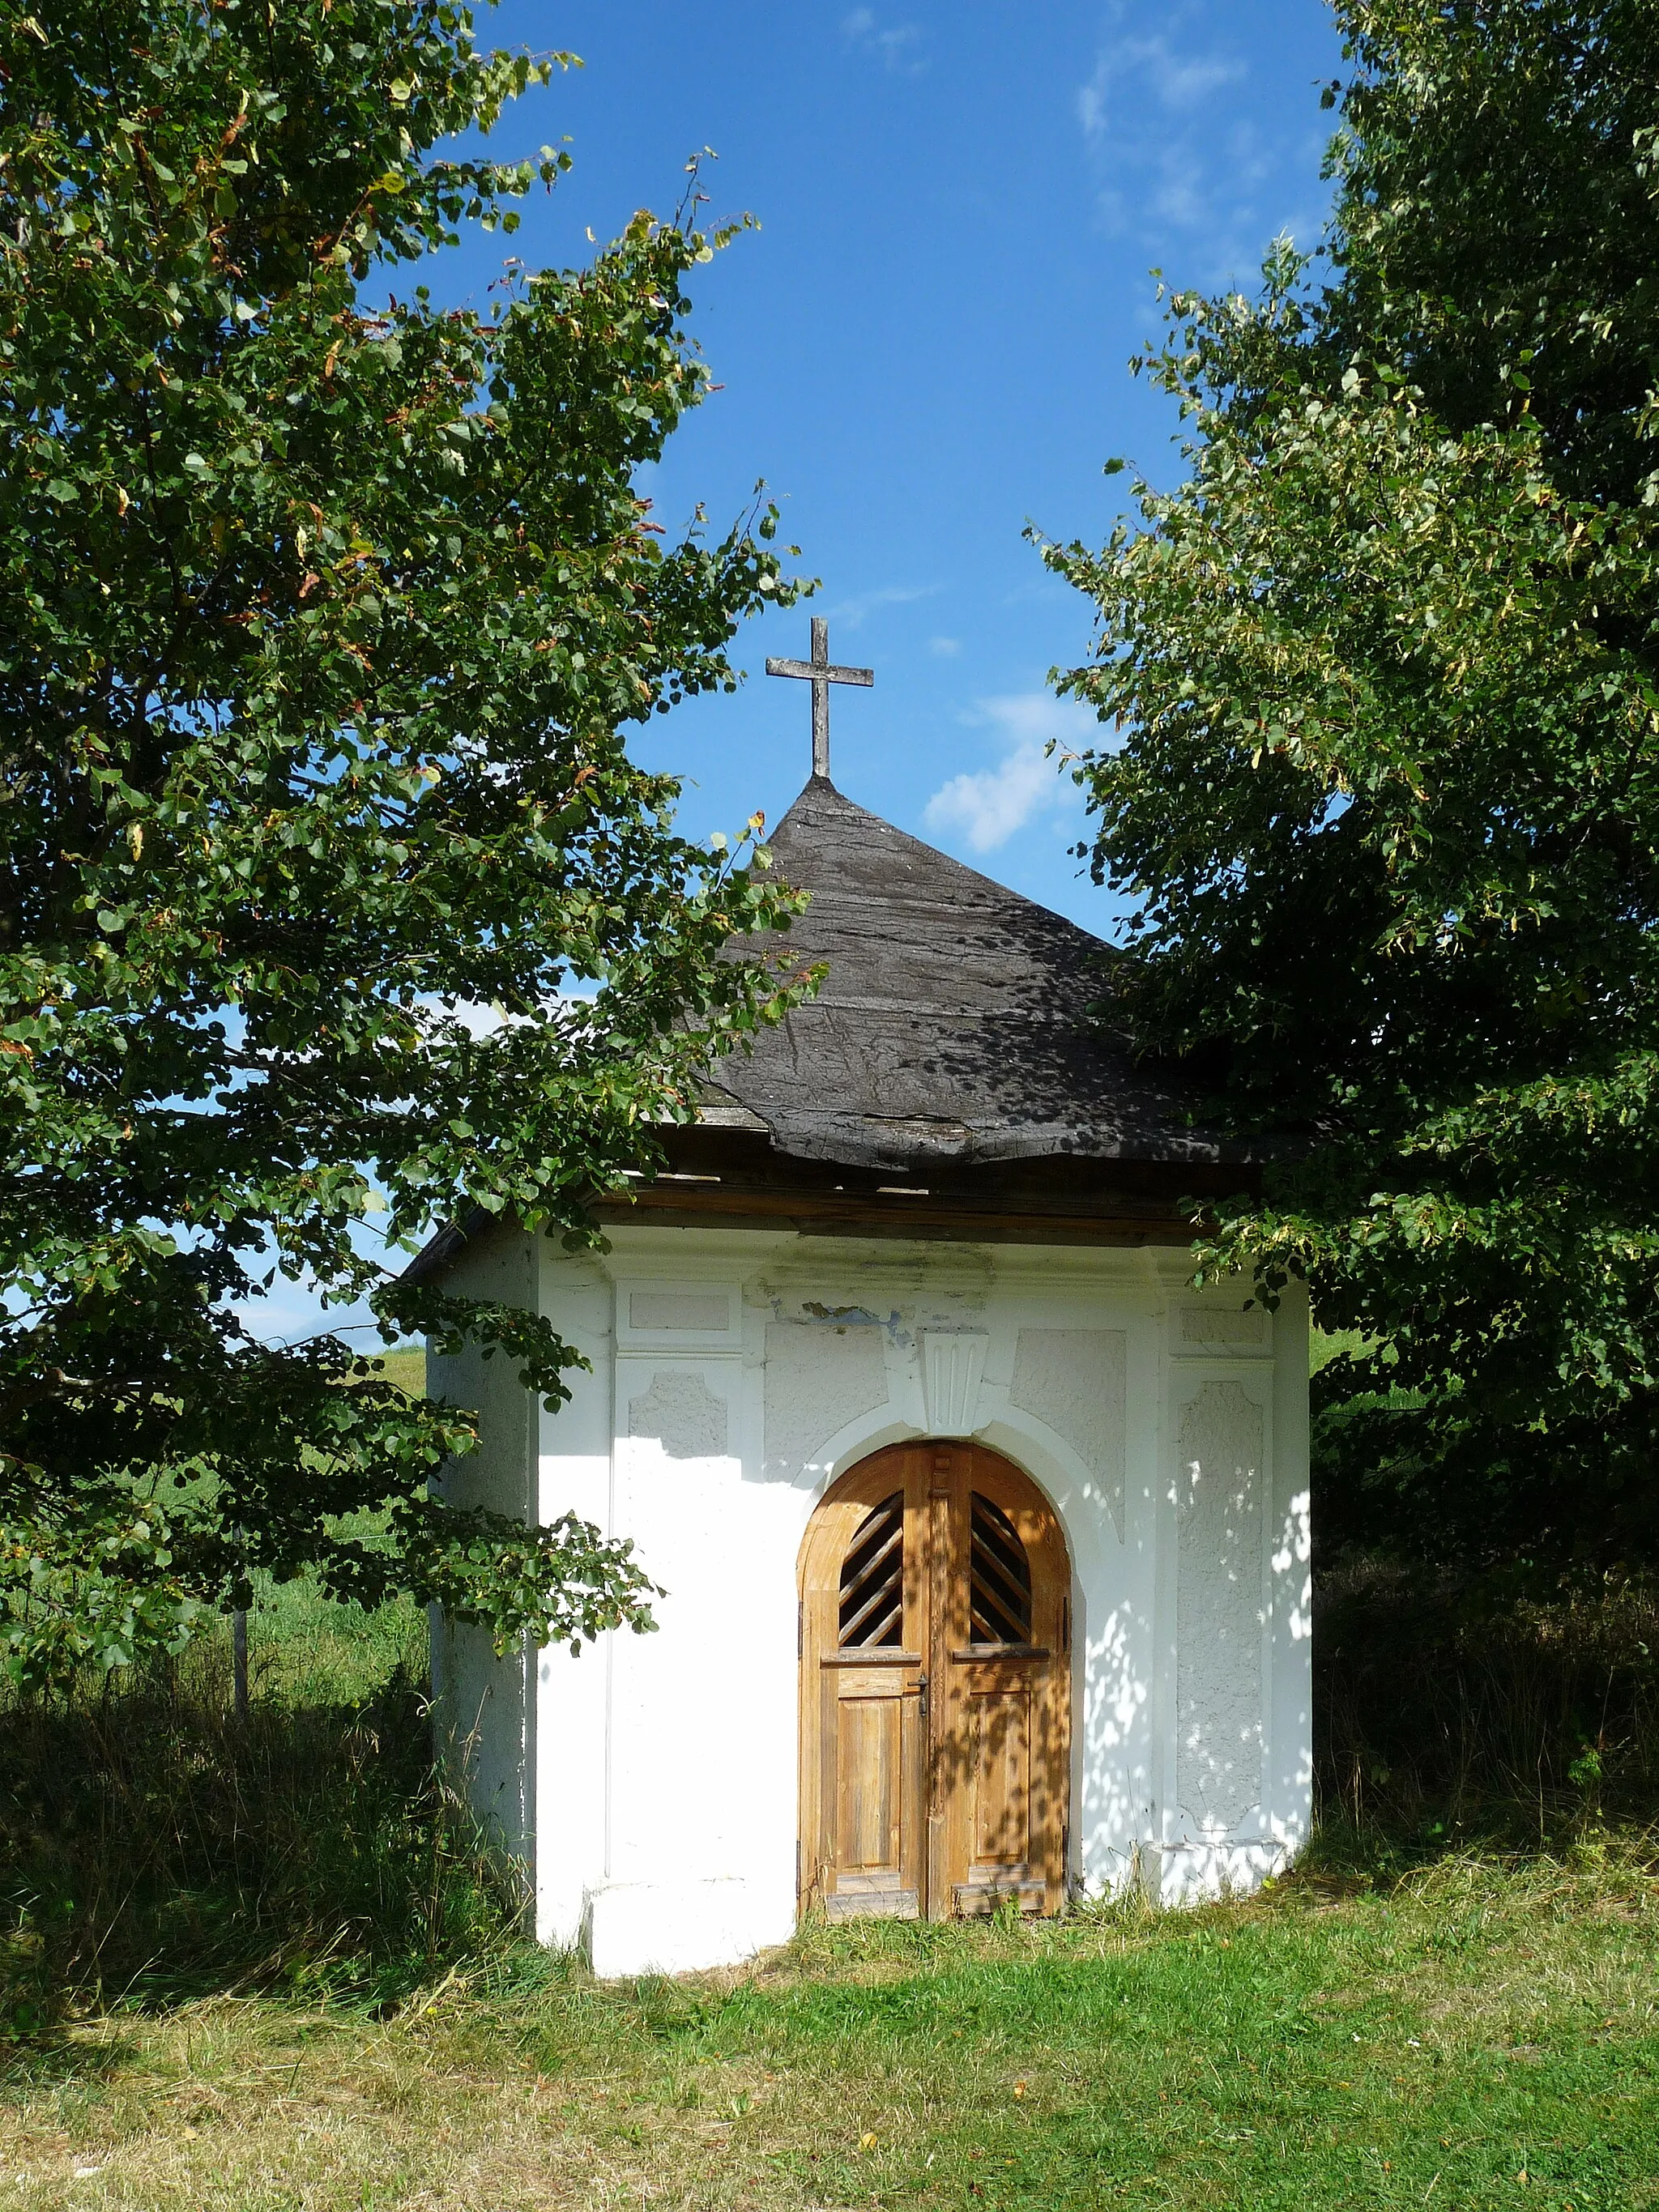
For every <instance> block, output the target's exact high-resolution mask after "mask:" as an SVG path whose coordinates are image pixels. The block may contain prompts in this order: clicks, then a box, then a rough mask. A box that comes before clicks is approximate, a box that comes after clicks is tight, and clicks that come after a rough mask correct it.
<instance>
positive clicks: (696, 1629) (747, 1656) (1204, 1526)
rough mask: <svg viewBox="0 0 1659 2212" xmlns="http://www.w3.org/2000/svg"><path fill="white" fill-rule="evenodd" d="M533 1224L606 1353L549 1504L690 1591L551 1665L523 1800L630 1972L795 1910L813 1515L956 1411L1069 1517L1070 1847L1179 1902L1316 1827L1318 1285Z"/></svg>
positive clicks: (550, 1480) (551, 1295)
mask: <svg viewBox="0 0 1659 2212" xmlns="http://www.w3.org/2000/svg"><path fill="white" fill-rule="evenodd" d="M502 1241H503V1242H504V1243H505V1242H507V1241H509V1240H502ZM511 1241H514V1242H518V1243H519V1249H521V1250H522V1251H523V1253H524V1255H525V1265H526V1267H528V1266H529V1265H530V1264H532V1262H533V1264H534V1265H535V1266H536V1268H537V1274H538V1281H537V1284H536V1295H537V1296H538V1299H539V1303H540V1307H541V1310H542V1311H543V1313H544V1314H545V1315H546V1316H547V1317H548V1318H549V1319H550V1321H551V1322H553V1323H554V1325H555V1326H556V1328H558V1329H559V1331H560V1333H561V1334H562V1335H563V1336H565V1337H566V1338H567V1339H568V1340H569V1341H571V1342H572V1343H574V1344H575V1345H576V1346H578V1347H579V1348H580V1350H581V1351H582V1352H584V1354H585V1355H586V1357H587V1358H588V1359H589V1360H590V1362H591V1363H592V1373H591V1374H589V1375H581V1376H575V1377H574V1378H573V1380H574V1384H575V1393H574V1397H573V1399H572V1401H571V1402H570V1403H569V1404H568V1406H566V1407H562V1409H560V1410H559V1411H558V1412H557V1413H547V1412H545V1411H544V1412H543V1413H540V1415H539V1417H538V1421H537V1424H536V1427H537V1430H538V1436H537V1439H536V1441H537V1444H538V1450H537V1454H536V1459H537V1465H536V1470H535V1491H536V1495H537V1498H538V1507H539V1510H540V1512H541V1514H542V1516H543V1517H544V1518H549V1519H550V1518H552V1517H554V1516H556V1515H557V1514H558V1513H561V1512H564V1511H569V1510H574V1511H576V1512H579V1513H580V1514H581V1515H583V1516H584V1517H586V1518H588V1519H590V1520H592V1521H594V1522H598V1523H599V1526H600V1527H601V1528H604V1529H605V1530H606V1531H607V1533H609V1534H614V1535H618V1536H622V1535H627V1536H631V1537H632V1538H633V1539H634V1540H635V1544H636V1546H637V1548H638V1551H639V1554H640V1557H641V1560H642V1561H643V1563H644V1565H645V1566H646V1569H647V1571H648V1572H649V1573H650V1574H651V1575H652V1576H653V1578H654V1579H655V1580H656V1581H657V1582H658V1583H660V1584H661V1585H662V1586H663V1588H664V1591H665V1595H664V1596H663V1597H662V1598H661V1599H660V1600H659V1601H658V1602H657V1605H656V1607H655V1611H656V1616H657V1620H658V1622H659V1627H658V1630H657V1632H655V1633H654V1634H652V1635H649V1636H646V1637H635V1636H634V1635H632V1634H629V1633H628V1632H621V1633H618V1634H617V1635H615V1636H612V1637H608V1638H605V1640H604V1642H603V1644H601V1646H600V1647H599V1648H598V1649H596V1650H590V1651H588V1652H586V1653H584V1654H583V1655H582V1656H580V1657H573V1656H570V1655H569V1654H568V1653H567V1652H563V1651H558V1652H552V1653H544V1654H542V1655H541V1656H540V1657H539V1660H538V1662H536V1663H535V1666H534V1668H533V1669H532V1673H533V1676H534V1682H535V1688H534V1693H533V1696H532V1699H531V1705H532V1712H531V1713H530V1714H529V1715H527V1716H526V1723H525V1725H524V1727H523V1729H522V1731H521V1733H522V1738H523V1741H524V1743H525V1750H526V1771H527V1772H529V1773H530V1774H531V1776H532V1778H531V1780H530V1781H529V1783H528V1784H527V1785H526V1803H525V1808H524V1815H523V1821H522V1826H523V1832H524V1834H525V1838H526V1856H527V1857H528V1858H529V1859H530V1860H531V1861H532V1863H533V1881H534V1889H535V1897H536V1914H537V1925H538V1932H539V1933H540V1935H541V1936H543V1938H544V1940H546V1941H548V1942H554V1943H559V1944H569V1943H574V1942H580V1943H582V1944H583V1945H584V1946H585V1947H586V1948H587V1950H588V1952H589V1954H590V1956H591V1958H592V1962H593V1965H594V1966H595V1969H596V1971H598V1972H600V1973H608V1974H621V1973H633V1972H642V1971H646V1970H647V1969H649V1968H653V1967H654V1968H659V1969H662V1970H665V1971H676V1970H688V1969H691V1968H695V1967H699V1966H711V1965H716V1964H720V1963H725V1962H728V1961H732V1960H738V1959H740V1958H743V1957H744V1956H746V1955H748V1954H750V1953H751V1952H753V1951H755V1950H757V1949H758V1948H761V1947H763V1945H766V1944H769V1943H773V1942H781V1941H782V1940H783V1939H784V1938H785V1937H786V1936H787V1935H788V1933H789V1932H790V1929H791V1928H792V1926H793V1919H794V1909H795V1843H796V1787H797V1743H796V1727H797V1721H796V1711H797V1703H796V1659H797V1653H796V1633H797V1620H796V1585H795V1567H796V1559H797V1554H798V1553H799V1546H800V1541H801V1537H802V1535H803V1534H804V1533H805V1528H806V1524H807V1522H808V1520H809V1518H810V1517H811V1512H812V1509H813V1507H814V1505H815V1504H816V1503H817V1499H818V1498H820V1497H821V1496H822V1495H823V1491H824V1490H825V1488H826V1487H827V1486H828V1485H829V1483H830V1482H831V1481H833V1480H835V1479H836V1476H837V1475H839V1474H842V1472H843V1471H844V1470H845V1469H846V1468H848V1467H850V1466H851V1465H853V1464H854V1462H856V1461H857V1460H859V1459H861V1458H863V1457H864V1456H865V1455H866V1454H867V1453H869V1452H871V1451H873V1450H875V1449H878V1448H879V1447H880V1446H881V1445H883V1444H885V1443H894V1442H897V1441H900V1440H902V1439H903V1438H905V1437H915V1436H921V1435H927V1434H935V1433H941V1432H943V1431H945V1430H946V1429H947V1428H949V1429H950V1430H951V1431H953V1432H954V1431H955V1430H956V1429H957V1427H960V1428H961V1430H962V1431H963V1432H964V1433H971V1434H972V1435H974V1436H975V1437H977V1438H978V1439H979V1440H981V1442H983V1443H987V1444H988V1445H990V1446H992V1447H993V1448H994V1449H997V1450H999V1451H1001V1452H1003V1453H1005V1454H1006V1455H1007V1456H1008V1457H1009V1458H1011V1459H1012V1460H1014V1461H1015V1462H1017V1463H1018V1465H1020V1466H1021V1467H1023V1468H1024V1469H1025V1470H1026V1472H1027V1473H1028V1474H1030V1475H1031V1476H1032V1478H1033V1479H1034V1480H1036V1482H1037V1484H1038V1485H1039V1486H1040V1487H1041V1488H1042V1490H1043V1491H1044V1492H1045V1493H1046V1494H1047V1495H1048V1498H1050V1500H1051V1501H1052V1503H1053V1504H1054V1506H1055V1508H1056V1510H1058V1512H1059V1514H1060V1519H1061V1522H1062V1523H1063V1525H1064V1527H1065V1529H1066V1539H1067V1542H1068V1544H1069V1546H1070V1549H1071V1554H1072V1563H1073V1667H1074V1676H1075V1679H1074V1683H1073V1716H1074V1718H1073V1801H1072V1817H1071V1824H1070V1825H1071V1839H1072V1840H1071V1858H1072V1869H1073V1879H1074V1881H1076V1882H1077V1883H1078V1884H1079V1886H1080V1887H1085V1888H1087V1889H1089V1890H1091V1891H1094V1892H1099V1891H1102V1890H1106V1889H1111V1888H1115V1887H1119V1886H1121V1884H1123V1883H1124V1882H1126V1881H1133V1880H1139V1881H1143V1882H1145V1883H1146V1885H1147V1886H1148V1887H1150V1888H1152V1890H1153V1891H1154V1892H1155V1893H1158V1894H1160V1895H1162V1896H1163V1897H1164V1898H1165V1899H1168V1900H1170V1901H1171V1902H1173V1901H1176V1900H1178V1899H1184V1898H1190V1897H1195V1896H1198V1895H1201V1894H1213V1893H1215V1892H1217V1891H1218V1889H1220V1888H1223V1887H1237V1888H1245V1887H1250V1886H1251V1885H1252V1884H1253V1883H1254V1882H1255V1881H1259V1880H1260V1879H1261V1876H1262V1875H1264V1874H1265V1873H1267V1872H1268V1871H1270V1870H1271V1869H1273V1867H1274V1866H1276V1865H1279V1864H1282V1863H1284V1861H1285V1857H1287V1856H1288V1855H1289V1853H1290V1852H1291V1851H1292V1850H1294V1849H1295V1848H1296V1847H1297V1844H1299V1842H1300V1841H1301V1839H1302V1838H1303V1836H1304V1833H1305V1831H1306V1824H1307V1819H1308V1810H1309V1799H1310V1697H1309V1686H1308V1651H1309V1644H1308V1627H1307V1623H1308V1602H1307V1589H1306V1584H1307V1571H1308V1570H1307V1527H1306V1509H1307V1437H1306V1395H1307V1384H1306V1372H1307V1370H1306V1327H1305V1313H1304V1310H1303V1309H1302V1307H1301V1306H1300V1304H1298V1302H1297V1300H1296V1298H1295V1297H1294V1296H1293V1295H1291V1296H1287V1297H1286V1299H1285V1304H1284V1305H1283V1306H1282V1308H1281V1310H1280V1311H1279V1314H1278V1315H1277V1316H1271V1317H1270V1316H1266V1315H1263V1314H1261V1313H1259V1312H1258V1313H1245V1312H1244V1311H1243V1310H1242V1305H1243V1291H1242V1290H1241V1289H1237V1288H1234V1287H1228V1288H1226V1289H1224V1290H1221V1291H1211V1292H1207V1293H1206V1294H1205V1295H1204V1296H1203V1297H1197V1296H1195V1295H1194V1293H1193V1292H1192V1291H1190V1289H1189V1288H1188V1286H1187V1283H1186V1275H1187V1269H1188V1263H1187V1261H1186V1256H1185V1255H1184V1253H1182V1252H1146V1251H1140V1252H1135V1251H1121V1250H1091V1249H1079V1248H1074V1247H1065V1248H1051V1247H1030V1246H1008V1245H998V1246H983V1247H975V1246H960V1245H943V1244H933V1243H930V1244H916V1245H909V1244H897V1243H892V1242H887V1241H878V1240H860V1239H856V1238H851V1237H799V1236H797V1235H795V1234H794V1233H793V1232H777V1233H769V1232H763V1231H752V1232H751V1231H719V1230H692V1229H686V1230H661V1229H644V1228H641V1229H633V1228H623V1229H620V1230H618V1231H616V1232H614V1234H613V1237H612V1249H611V1251H610V1253H609V1254H608V1255H606V1256H605V1258H604V1259H603V1260H600V1259H597V1258H593V1257H582V1258H577V1259H571V1258H568V1257H567V1256H565V1255H562V1253H560V1252H559V1251H558V1250H557V1249H556V1248H555V1247H553V1246H552V1245H550V1244H545V1243H544V1244H542V1245H541V1246H539V1247H532V1246H531V1245H530V1244H529V1243H528V1241H527V1240H523V1241H521V1242H520V1241H519V1240H511ZM944 1338H951V1339H958V1338H959V1339H964V1340H966V1341H963V1342H960V1343H951V1344H942V1343H941V1339H944ZM930 1339H931V1340H932V1350H931V1352H930V1349H929V1342H930ZM497 1364H500V1363H499V1362H498V1363H497ZM930 1398H931V1402H930ZM502 1410H503V1413H504V1414H505V1413H506V1409H505V1408H503V1409H502ZM505 1427H506V1428H507V1430H508V1431H511V1429H512V1423H511V1419H510V1417H509V1418H507V1419H506V1421H505ZM516 1433H517V1434H518V1435H519V1436H520V1437H525V1431H524V1430H523V1428H522V1427H520V1429H519V1430H518V1431H516ZM528 1441H529V1440H528V1438H527V1437H526V1439H525V1449H526V1467H525V1473H526V1478H528V1476H529V1474H530V1468H529V1463H528V1462H529V1457H530V1453H529V1449H528ZM485 1648H486V1650H487V1647H485ZM485 1671H488V1670H487V1669H486V1670H485ZM500 1672H501V1674H502V1676H503V1678H504V1679H505V1678H508V1677H512V1676H513V1669H512V1668H511V1666H507V1667H505V1668H502V1669H501V1670H500ZM521 1673H522V1670H520V1674H521ZM465 1694H466V1696H468V1697H470V1696H471V1695H472V1694H473V1692H472V1691H471V1687H469V1688H468V1690H467V1691H466V1693H465ZM462 1702H463V1703H465V1699H463V1700H462ZM510 1702H511V1700H510V1695H509V1696H508V1698H507V1704H508V1705H510ZM501 1740H502V1741H503V1743H505V1741H506V1737H505V1734H503V1736H502V1739H501ZM478 1773H479V1776H480V1778H481V1779H483V1778H485V1777H486V1775H488V1774H491V1773H493V1770H492V1769H489V1767H488V1766H487V1765H486V1764H485V1763H484V1762H483V1761H480V1762H479V1765H478ZM499 1796H500V1790H499V1786H497V1798H498V1799H499ZM501 1826H505V1823H504V1822H503V1823H501Z"/></svg>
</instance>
